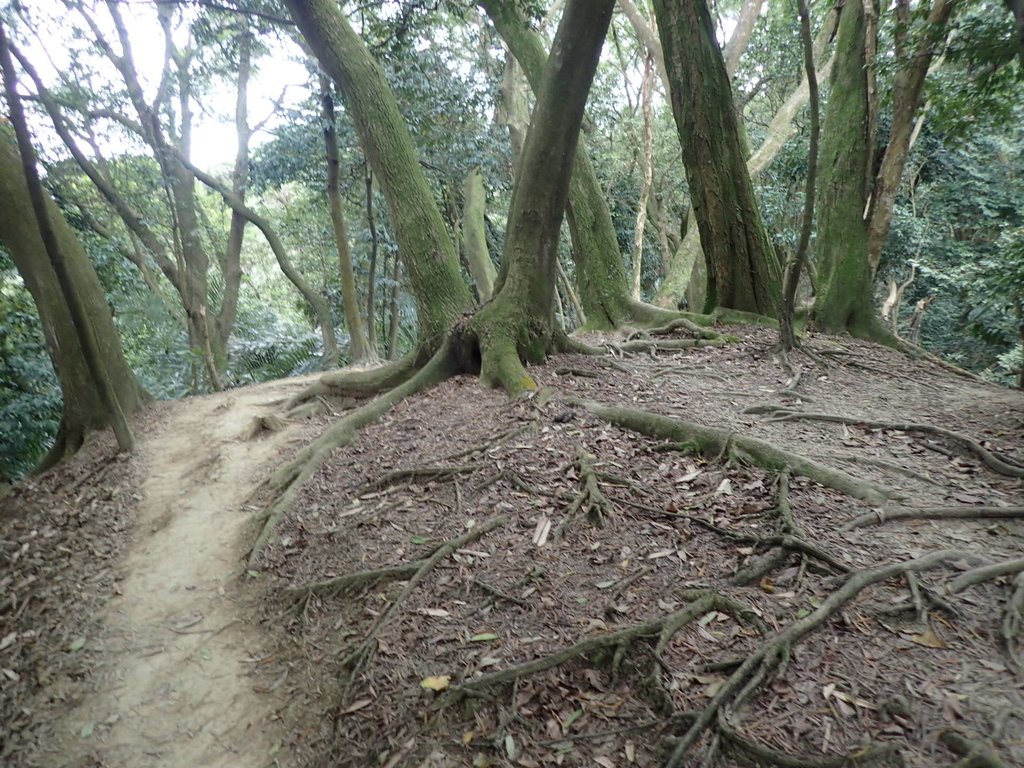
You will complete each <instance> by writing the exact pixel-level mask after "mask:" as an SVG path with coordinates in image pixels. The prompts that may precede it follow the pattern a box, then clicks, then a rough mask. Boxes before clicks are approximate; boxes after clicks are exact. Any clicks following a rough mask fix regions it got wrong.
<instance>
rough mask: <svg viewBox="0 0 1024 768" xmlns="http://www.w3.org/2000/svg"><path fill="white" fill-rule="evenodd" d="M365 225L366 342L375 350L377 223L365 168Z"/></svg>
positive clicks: (367, 171) (371, 172)
mask: <svg viewBox="0 0 1024 768" xmlns="http://www.w3.org/2000/svg"><path fill="white" fill-rule="evenodd" d="M364 180H365V182H366V223H367V226H369V228H370V274H369V276H368V277H367V279H366V283H367V285H366V340H367V343H368V344H369V346H370V349H371V350H375V349H376V348H377V247H378V246H377V223H376V222H375V221H374V217H373V171H371V170H370V168H369V166H367V168H366V176H365V179H364Z"/></svg>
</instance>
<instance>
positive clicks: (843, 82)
mask: <svg viewBox="0 0 1024 768" xmlns="http://www.w3.org/2000/svg"><path fill="white" fill-rule="evenodd" d="M865 28H866V25H865V18H864V6H863V4H862V3H847V4H846V5H844V6H843V9H842V12H841V15H840V19H839V32H838V34H837V37H836V60H835V64H834V65H833V67H832V77H831V80H830V89H829V98H828V105H827V107H826V109H825V119H824V121H823V123H822V129H821V146H820V150H819V156H818V173H819V176H818V191H817V202H816V205H815V207H816V208H817V211H818V227H817V242H816V246H815V249H816V252H817V254H818V292H817V296H816V297H815V301H814V308H813V311H812V319H813V322H814V324H815V325H816V326H817V327H818V328H820V329H822V330H826V331H831V332H840V331H847V330H848V331H850V332H852V333H854V334H857V335H861V336H871V335H873V331H874V329H875V328H876V327H877V326H880V323H879V322H878V321H877V320H876V318H875V312H874V307H873V302H872V295H873V294H872V280H871V267H870V264H869V263H868V228H867V223H866V222H865V221H864V209H865V206H866V204H867V195H868V179H869V178H870V173H871V168H870V166H869V163H870V148H869V146H868V139H869V136H870V126H869V117H868V82H867V78H866V76H865V70H866V63H867V62H866V53H865V51H866V49H865V44H864V41H865V31H866V29H865Z"/></svg>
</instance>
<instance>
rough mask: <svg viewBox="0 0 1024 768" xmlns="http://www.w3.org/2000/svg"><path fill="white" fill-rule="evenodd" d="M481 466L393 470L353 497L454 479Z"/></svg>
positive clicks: (362, 488)
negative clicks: (393, 488)
mask: <svg viewBox="0 0 1024 768" xmlns="http://www.w3.org/2000/svg"><path fill="white" fill-rule="evenodd" d="M480 468H481V465H480V464H461V465H458V466H454V467H409V468H406V469H392V470H391V471H390V472H385V473H384V474H383V475H381V476H380V477H375V478H374V479H373V480H370V481H369V482H368V483H366V484H364V485H362V486H361V487H360V488H359V490H357V491H355V492H354V493H353V494H352V496H353V498H358V497H360V496H365V495H366V494H368V493H373V492H374V491H379V490H381V489H382V488H387V487H388V486H389V485H396V484H398V483H401V482H406V481H409V482H414V481H421V482H429V481H431V480H437V479H439V478H442V477H454V476H455V475H461V474H464V473H466V472H475V471H476V470H478V469H480Z"/></svg>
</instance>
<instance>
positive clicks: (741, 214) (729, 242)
mask: <svg viewBox="0 0 1024 768" xmlns="http://www.w3.org/2000/svg"><path fill="white" fill-rule="evenodd" d="M654 8H655V13H656V15H657V19H658V30H659V33H660V35H661V44H662V48H663V50H664V54H665V66H666V69H667V71H668V76H669V80H670V81H671V82H670V86H671V97H672V113H673V115H674V116H675V119H676V126H677V128H678V130H679V140H680V144H681V146H682V150H683V164H684V165H685V166H686V175H687V180H688V182H689V185H690V194H691V197H692V200H693V209H694V215H695V218H696V220H697V226H698V228H699V230H700V239H701V243H702V246H703V249H704V256H705V258H706V261H707V268H708V295H707V299H706V301H705V305H704V307H705V310H711V309H713V308H714V307H716V306H720V307H727V308H731V309H739V310H743V311H747V312H757V313H759V314H762V315H768V316H771V317H774V316H775V315H776V313H777V311H778V307H777V303H778V299H779V292H780V285H779V281H780V277H781V276H780V268H779V263H778V259H777V257H776V255H775V251H774V249H773V248H772V245H771V241H770V240H769V239H768V233H767V231H766V230H765V227H764V221H763V220H762V218H761V211H760V208H759V207H758V203H757V200H756V198H755V196H754V187H753V184H752V183H751V180H750V174H749V173H748V172H747V164H746V158H745V152H744V150H743V144H742V142H741V140H740V130H739V124H738V122H737V119H736V110H735V107H734V105H733V98H732V88H731V86H730V84H729V76H728V74H727V73H726V71H725V64H724V61H723V59H722V52H721V50H720V49H719V47H718V43H717V42H716V40H715V30H714V25H713V23H712V21H711V14H710V13H709V12H708V8H707V5H706V4H705V2H704V0H654Z"/></svg>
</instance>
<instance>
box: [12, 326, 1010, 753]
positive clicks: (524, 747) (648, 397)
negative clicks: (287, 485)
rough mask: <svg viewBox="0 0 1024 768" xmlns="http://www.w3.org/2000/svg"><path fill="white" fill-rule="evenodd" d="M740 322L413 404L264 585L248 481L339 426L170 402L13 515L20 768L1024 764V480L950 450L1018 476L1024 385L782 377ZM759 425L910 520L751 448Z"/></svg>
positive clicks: (266, 570) (284, 546) (768, 339)
mask: <svg viewBox="0 0 1024 768" xmlns="http://www.w3.org/2000/svg"><path fill="white" fill-rule="evenodd" d="M733 330H734V332H736V333H737V334H738V335H739V336H741V337H742V340H741V341H740V342H738V343H735V344H729V345H727V346H723V347H711V348H704V349H698V350H689V351H686V352H678V353H677V352H656V353H654V354H643V355H634V356H629V355H626V356H623V355H621V354H616V355H609V356H607V357H584V356H576V355H561V356H557V357H555V358H553V359H552V360H551V361H550V362H549V364H547V365H545V366H539V367H536V368H532V369H531V373H532V374H533V375H534V376H535V377H536V378H537V380H538V382H539V383H540V384H541V385H542V386H544V387H545V389H544V390H542V392H543V394H540V395H538V396H535V397H530V398H521V399H517V400H515V401H511V402H510V401H508V400H507V399H506V398H505V397H504V396H503V395H502V394H501V393H499V392H495V391H491V390H485V389H483V388H481V387H480V385H479V383H478V382H477V381H476V380H475V379H473V378H470V377H459V378H455V379H451V380H449V381H447V382H445V383H444V384H442V385H441V386H439V387H436V388H434V389H432V390H431V391H429V392H425V393H423V394H420V395H417V396H415V397H412V398H409V399H408V400H406V401H404V402H402V403H400V404H399V405H398V406H396V407H395V408H394V409H393V410H391V411H390V412H388V413H387V414H386V415H385V416H384V417H383V418H382V419H380V420H379V421H378V422H376V423H374V424H372V425H370V426H369V427H367V428H365V429H364V430H363V431H362V432H361V433H360V434H359V436H358V438H357V439H356V440H355V441H354V442H353V443H352V444H351V445H349V446H348V447H347V448H344V449H341V450H338V451H336V452H335V453H334V454H333V455H332V456H331V457H330V459H329V460H328V462H327V463H325V464H324V465H323V466H322V467H320V469H319V470H318V471H317V472H316V474H315V475H314V476H313V478H312V479H311V480H310V481H309V482H308V483H307V484H306V485H305V486H304V487H303V488H302V489H301V491H300V492H299V493H298V495H297V497H296V499H295V502H294V504H293V505H292V507H291V510H290V512H289V513H288V514H287V515H286V516H285V517H284V518H283V519H282V520H281V522H280V523H279V525H278V527H277V530H276V535H275V537H274V538H273V540H272V543H271V545H270V546H269V547H268V548H267V549H266V550H265V551H263V552H262V553H261V554H260V556H259V558H258V560H257V562H256V564H255V565H256V568H255V569H247V567H246V565H245V556H246V553H247V550H248V548H249V546H251V544H252V542H253V541H254V540H255V537H256V533H257V532H258V524H259V515H260V511H261V510H262V509H263V508H264V507H265V504H266V501H267V500H268V498H269V491H268V489H267V488H265V487H263V488H261V487H260V486H259V483H260V480H261V479H262V478H264V477H266V476H267V473H268V471H269V470H270V469H272V468H273V467H274V466H275V465H276V463H277V462H279V461H282V460H284V459H286V458H287V457H288V456H289V455H291V454H293V453H294V452H295V451H296V450H298V449H299V448H300V447H301V446H302V445H304V444H307V443H308V442H309V441H311V440H312V439H314V438H315V437H316V436H317V435H318V434H319V433H320V432H322V431H323V429H324V428H325V427H326V426H327V425H328V424H330V423H331V422H332V421H333V420H334V419H335V418H337V416H338V414H336V413H331V412H330V411H329V410H328V411H327V412H325V413H323V414H321V415H320V416H318V417H315V418H313V419H310V420H307V421H303V422H298V423H288V424H287V425H286V426H285V428H284V429H283V430H280V431H269V430H268V431H262V432H260V433H258V434H255V433H254V431H253V430H252V426H253V420H254V419H255V418H257V417H260V416H267V415H269V414H272V413H274V412H276V411H277V410H279V407H280V403H281V402H282V401H283V400H284V399H286V398H287V397H288V396H290V395H291V394H294V393H295V392H296V391H298V390H299V389H301V388H302V386H303V383H302V382H299V381H286V382H275V383H272V384H268V385H262V386H260V387H253V388H248V389H244V390H234V391H232V392H227V393H223V394H221V395H217V396H210V397H203V398H192V399H189V400H185V401H181V402H176V403H164V404H160V405H159V406H157V407H156V408H154V409H153V410H152V411H151V413H150V414H149V415H147V417H146V421H145V423H141V424H140V425H139V426H138V427H137V432H138V436H139V442H140V450H139V452H138V454H137V455H136V456H135V457H133V458H132V459H127V460H126V459H115V460H111V458H110V456H111V453H112V450H111V446H110V444H109V443H108V442H105V441H104V440H97V441H95V442H94V443H93V444H92V445H91V446H90V447H89V448H88V449H87V450H86V451H83V452H82V453H81V454H80V455H79V456H78V457H76V459H75V460H74V461H72V462H70V463H68V464H67V465H66V466H65V467H63V468H62V469H61V470H60V471H59V472H55V473H51V474H50V475H48V476H46V477H44V478H42V479H41V480H39V481H36V482H34V483H31V484H27V485H25V486H23V487H22V488H21V489H20V490H18V491H16V492H15V494H13V496H11V497H9V498H7V499H6V500H3V501H0V558H3V561H4V570H3V571H2V572H0V717H2V721H0V722H2V723H3V725H0V763H3V764H5V765H8V764H9V765H12V766H18V767H19V768H20V767H21V766H40V765H45V766H51V765H72V766H75V767H76V768H79V766H82V767H84V766H93V765H97V766H118V767H120V766H150V765H152V766H157V765H159V766H175V767H177V766H194V765H209V766H217V765H223V766H228V765H232V766H262V765H275V764H277V765H284V766H292V765H323V766H328V765H331V766H334V765H337V766H371V765H386V766H405V765H410V766H424V768H426V767H429V766H457V765H473V766H489V765H515V766H524V768H529V767H530V766H547V765H579V766H602V767H603V768H608V767H609V766H630V765H638V766H662V765H665V764H666V762H668V761H669V759H670V755H671V753H672V752H673V750H675V749H676V748H677V746H678V745H679V743H680V739H684V740H685V739H687V738H688V736H687V734H688V733H690V732H691V731H692V732H693V733H692V734H691V735H692V736H694V737H695V738H696V742H695V744H694V746H693V749H692V751H691V752H689V753H688V754H687V756H685V757H681V758H679V760H678V761H677V765H685V766H690V765H693V766H698V765H709V766H710V765H717V766H721V768H728V767H729V766H739V765H797V766H831V765H835V766H840V765H848V764H849V765H853V764H856V765H907V766H920V767H921V768H924V767H925V766H928V767H929V768H930V767H932V766H952V765H956V764H958V762H959V763H960V764H961V765H968V764H970V765H988V766H999V765H1005V766H1015V765H1019V766H1024V670H1022V669H1021V667H1020V660H1021V657H1020V652H1019V651H1018V650H1017V644H1018V643H1019V642H1021V639H1022V638H1021V632H1022V626H1021V625H1022V624H1024V619H1022V613H1024V577H1022V576H1020V575H1018V573H1019V572H1020V571H1021V570H1022V569H1024V564H1022V563H1021V561H1020V558H1021V556H1022V554H1024V521H1022V519H1021V517H1022V515H1024V509H1022V507H1021V505H1022V504H1024V481H1022V480H1021V479H1020V475H1019V474H1018V475H1017V476H1016V477H1008V476H1006V475H1004V474H999V473H997V472H995V471H993V470H992V469H990V468H989V466H987V465H986V464H985V463H983V462H982V461H981V460H979V456H984V455H986V454H979V453H978V451H974V452H971V451H969V450H965V443H963V442H962V441H960V440H958V439H956V438H955V437H951V436H950V433H949V432H946V433H942V429H945V430H951V431H953V432H955V433H958V434H961V435H965V436H969V437H970V438H971V439H972V440H973V441H975V442H974V444H973V446H968V447H972V448H979V449H982V451H984V450H986V449H987V450H988V451H990V453H988V454H987V455H988V456H992V455H993V454H994V455H995V456H996V457H999V456H1001V457H1002V459H1003V460H1004V461H1003V463H1002V465H1001V466H1002V468H1003V470H1004V471H1005V470H1006V469H1007V468H1009V470H1010V471H1011V474H1013V473H1014V472H1015V471H1016V470H1019V469H1020V467H1021V466H1022V465H1024V397H1022V396H1021V393H1019V392H1013V391H1008V390H1004V389H1000V388H998V387H995V386H990V385H986V384H983V383H979V382H976V381H973V380H970V379H967V378H964V377H961V376H958V375H956V374H953V373H951V372H949V371H947V370H944V369H942V368H939V367H938V366H936V365H934V364H932V363H930V362H926V361H912V360H909V359H907V358H905V357H904V356H902V355H900V354H897V353H894V352H892V351H890V350H886V349H881V348H878V347H875V346H872V345H868V344H864V343H860V342H856V341H852V340H850V339H836V338H828V337H815V338H813V339H811V340H810V343H811V345H812V346H813V347H814V348H815V349H816V350H818V351H819V352H826V353H828V354H826V355H823V356H822V357H821V358H820V360H821V362H820V363H813V362H811V361H810V360H807V359H803V358H798V362H799V363H800V364H801V365H802V366H804V374H803V376H802V378H801V382H800V384H799V387H798V388H797V389H796V391H795V392H792V391H786V376H785V375H784V374H783V373H782V371H781V369H780V368H779V366H778V365H777V363H776V362H775V361H774V360H773V359H772V356H771V346H772V344H773V341H774V334H773V333H771V332H769V331H764V330H751V329H741V330H735V329H733ZM591 341H597V340H596V339H591ZM826 361H827V362H826ZM592 402H599V403H603V404H606V405H618V406H629V407H633V408H640V409H645V410H646V411H649V412H653V413H657V414H661V415H663V416H667V417H671V418H672V419H677V420H686V421H692V422H697V423H699V424H701V425H706V426H709V427H715V428H719V429H722V430H725V432H726V434H727V436H728V440H727V445H726V446H725V447H726V451H724V452H721V453H722V455H707V456H702V455H694V454H689V453H685V452H681V451H680V450H679V448H680V447H681V446H679V445H669V444H667V443H666V442H665V441H664V440H656V439H652V438H650V437H646V436H643V435H641V434H638V433H636V432H634V431H627V430H625V429H622V428H619V427H616V426H610V425H609V424H608V423H607V421H605V420H604V419H603V418H601V417H599V415H598V413H597V412H595V410H594V409H593V408H588V407H586V405H585V403H592ZM764 406H770V407H784V408H785V409H787V410H785V411H781V412H780V411H765V410H763V408H762V410H759V411H758V410H757V409H756V407H764ZM752 407H755V410H754V411H753V412H752V411H751V410H750V409H751V408H752ZM814 414H826V415H832V416H841V417H842V419H841V421H843V422H845V423H836V422H833V421H821V420H808V419H807V417H810V416H813V415H814ZM801 417H802V418H801ZM858 420H870V421H872V422H877V423H876V424H874V425H872V426H864V425H863V424H862V425H858V424H857V423H856V422H857V421H858ZM882 422H885V423H887V424H888V425H889V426H887V427H886V426H882V425H881V424H880V423H882ZM921 425H931V426H933V427H938V428H940V430H939V432H938V433H937V432H935V431H932V432H929V431H927V430H921V429H919V428H918V427H920V426H921ZM746 437H751V438H758V439H761V440H765V441H768V442H770V443H771V444H772V445H774V446H776V447H779V448H783V449H785V450H788V451H791V452H793V453H795V454H800V455H802V456H804V457H807V458H810V459H813V460H816V461H818V462H821V463H823V464H827V465H828V466H830V467H833V468H835V469H838V470H842V471H844V472H846V473H849V474H850V475H853V476H855V477H857V478H860V479H862V480H869V481H873V482H874V483H876V484H882V485H884V486H886V487H888V488H889V489H892V490H894V491H898V492H899V494H900V495H901V496H902V497H903V498H901V499H899V500H889V501H884V502H882V501H878V500H875V501H873V502H872V503H866V502H863V501H857V500H854V499H852V498H850V497H849V496H847V495H844V494H843V493H840V492H838V491H836V490H833V489H830V488H825V487H823V486H821V485H818V484H816V483H813V482H810V481H807V480H806V479H805V478H804V477H801V476H800V474H799V473H798V472H797V471H796V470H794V471H792V472H789V473H783V474H782V475H781V476H780V474H779V473H778V472H776V471H768V470H764V469H761V468H759V467H756V466H752V465H751V464H750V463H748V462H745V461H743V460H742V459H741V458H739V457H738V456H736V455H734V456H733V458H731V459H730V454H736V453H737V447H738V446H741V445H742V442H743V439H744V438H746ZM998 461H999V459H998V458H997V462H998ZM1015 468H1016V469H1015ZM780 480H781V482H780ZM937 509H941V510H953V511H952V512H950V511H947V512H936V511H935V510H937ZM906 510H914V515H915V516H914V517H910V518H904V519H900V518H899V517H898V515H899V514H900V513H902V512H904V511H906ZM942 514H944V515H947V516H948V515H956V516H957V517H955V518H950V519H932V518H934V517H935V516H936V515H942ZM862 515H866V517H863V519H859V520H858V518H860V517H861V516H862ZM963 516H966V517H963ZM854 520H858V522H857V524H856V525H857V527H851V526H850V524H851V522H852V521H854ZM935 553H939V554H935ZM1004 562H1008V563H1009V564H1010V565H1008V566H1007V569H1006V570H1005V572H1004V573H1003V575H1002V576H998V575H996V576H993V575H992V574H990V573H988V572H981V571H978V570H977V568H978V566H980V565H984V564H991V563H1004ZM783 641H785V642H783ZM737 681H738V682H737ZM750 681H753V683H754V684H753V685H747V683H748V682H750ZM703 721H706V722H703ZM702 722H703V725H702ZM695 724H696V725H695ZM698 726H699V727H698ZM711 753H713V754H711ZM709 755H710V756H709Z"/></svg>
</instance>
